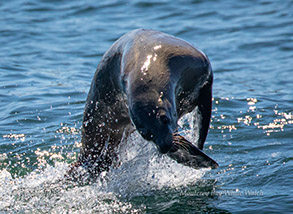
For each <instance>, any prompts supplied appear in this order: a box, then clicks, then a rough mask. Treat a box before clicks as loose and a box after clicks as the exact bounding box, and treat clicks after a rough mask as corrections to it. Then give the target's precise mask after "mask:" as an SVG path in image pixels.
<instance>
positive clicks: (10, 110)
mask: <svg viewBox="0 0 293 214" xmlns="http://www.w3.org/2000/svg"><path fill="white" fill-rule="evenodd" d="M292 11H293V2H292V1H291V0H283V1H278V0H256V1H250V0H243V1H233V0H207V1H201V0H186V1H183V0H178V1H170V0H160V1H153V0H148V1H144V0H131V1H126V0H108V1H93V0H86V1H68V0H60V1H56V0H51V1H49V0H25V1H24V0H12V1H1V2H0V24H1V25H0V211H1V213H292V212H293V182H292V172H293V151H292V149H293V147H292V141H293V115H292V114H293V111H292V109H293V12H292ZM136 28H148V29H155V30H159V31H163V32H166V33H169V34H172V35H174V36H177V37H180V38H182V39H184V40H186V41H188V42H190V43H192V44H194V45H195V46H196V47H198V48H200V49H201V50H202V51H204V52H205V53H206V54H207V55H208V57H209V59H210V61H211V64H212V67H213V71H214V86H213V97H214V99H213V113H212V114H213V116H212V122H211V127H210V132H209V135H208V138H207V141H206V144H205V149H204V151H205V152H206V153H207V154H209V155H210V156H211V157H213V158H214V159H215V160H217V162H218V163H219V165H220V167H219V168H218V169H216V170H210V171H204V172H203V171H200V170H198V171H197V170H193V171H192V169H190V168H187V167H185V168H182V166H179V165H176V164H175V163H173V162H168V161H169V160H167V159H166V158H165V157H160V156H159V155H157V156H158V157H157V156H152V154H151V153H147V152H146V151H143V149H142V151H141V152H138V153H135V152H137V151H138V150H139V149H136V150H134V149H133V150H131V151H132V153H131V154H135V155H134V156H133V159H131V160H136V162H131V164H132V165H131V164H130V161H129V162H126V161H125V162H124V165H123V166H124V167H125V168H123V167H122V168H120V171H119V170H118V171H115V170H114V171H113V172H112V174H111V176H109V177H108V178H107V175H105V177H106V178H105V179H106V180H105V181H103V182H102V184H101V183H98V182H97V183H93V184H88V185H85V186H79V185H74V184H70V185H69V184H64V183H62V184H60V183H58V182H56V181H55V180H54V179H56V178H62V176H63V175H64V173H65V172H66V167H68V163H71V162H74V161H75V160H76V157H77V155H78V152H79V147H80V130H81V123H82V116H83V108H84V105H85V100H86V96H87V93H88V90H89V87H90V84H91V80H92V77H93V75H94V72H95V69H96V67H97V64H98V62H99V61H100V59H101V57H102V55H103V54H104V53H105V51H106V50H107V49H108V48H109V47H110V46H111V45H112V44H113V42H114V41H115V40H117V39H118V38H119V37H120V36H121V35H123V34H124V33H126V32H128V31H131V30H133V29H136ZM187 119H188V118H187ZM189 119H190V118H189ZM187 121H188V120H187ZM187 123H188V122H187ZM135 139H136V140H133V141H134V142H136V144H135V145H136V146H137V145H138V146H139V145H140V144H144V143H145V142H142V140H141V139H137V138H135ZM133 148H136V147H133ZM129 150H130V149H129ZM150 151H152V150H151V149H150ZM131 154H129V157H130V156H131ZM146 154H148V155H149V156H148V155H146ZM145 157H147V158H146V160H145V161H144V162H143V163H141V162H139V160H142V159H143V158H145ZM148 160H149V162H148ZM160 160H162V161H160ZM138 163H139V164H138ZM164 163H166V164H164ZM131 167H132V168H131ZM144 167H145V168H146V169H147V170H145V171H148V172H152V173H151V174H150V173H149V174H150V178H153V180H150V181H149V180H148V182H147V184H146V186H144V184H143V183H144V180H147V178H148V176H149V174H144V171H143V170H142V171H139V170H140V169H142V168H143V169H144ZM128 168H131V170H128ZM122 169H123V170H122ZM172 170H173V171H172ZM182 170H183V171H182ZM179 171H180V173H178V172H179ZM137 172H139V173H138V174H135V173H137ZM162 172H163V173H162ZM182 172H183V173H182ZM176 173H177V174H176ZM166 174H167V175H174V177H172V176H168V178H165V177H164V175H166ZM134 175H135V176H134ZM139 175H140V176H139ZM192 176H195V177H194V178H196V179H194V180H193V181H190V180H192V179H193V177H192ZM134 177H136V178H139V179H138V180H135V179H134V180H132V178H134ZM114 178H115V179H114ZM107 179H109V180H110V181H109V180H108V181H107ZM168 179H169V180H168ZM53 180H54V182H52V181H53ZM179 180H180V182H179ZM118 181H119V182H118ZM171 184H172V185H171ZM148 186H149V188H148ZM126 187H127V188H126ZM117 189H118V190H117ZM122 190H123V191H122Z"/></svg>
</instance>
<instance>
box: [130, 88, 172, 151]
mask: <svg viewBox="0 0 293 214" xmlns="http://www.w3.org/2000/svg"><path fill="white" fill-rule="evenodd" d="M129 112H130V116H131V120H132V122H133V124H134V125H135V127H136V129H137V131H138V132H139V133H140V135H141V136H142V137H143V138H144V139H145V140H147V141H153V142H154V143H155V145H156V146H157V147H158V150H159V151H160V152H161V153H163V154H165V153H167V152H168V151H169V150H170V149H171V147H172V145H173V143H172V142H173V137H172V134H173V132H174V130H175V129H176V127H177V113H176V110H175V108H174V105H173V103H172V102H171V99H168V98H167V97H165V96H164V95H163V92H157V91H152V92H145V93H141V94H140V96H138V97H135V99H132V101H131V102H130V105H129Z"/></svg>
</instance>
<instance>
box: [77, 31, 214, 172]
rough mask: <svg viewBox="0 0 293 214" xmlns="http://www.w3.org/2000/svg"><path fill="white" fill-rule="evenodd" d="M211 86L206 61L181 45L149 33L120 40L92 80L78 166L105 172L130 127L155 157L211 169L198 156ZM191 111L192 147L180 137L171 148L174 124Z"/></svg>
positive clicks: (188, 46)
mask: <svg viewBox="0 0 293 214" xmlns="http://www.w3.org/2000/svg"><path fill="white" fill-rule="evenodd" d="M212 82H213V74H212V69H211V65H210V62H209V60H208V58H207V56H206V55H205V54H204V53H203V52H201V51H199V50H197V49H196V48H195V47H193V46H192V45H191V44H189V43H187V42H186V41H184V40H181V39H179V38H176V37H174V36H171V35H168V34H165V33H162V32H158V31H154V30H145V29H139V30H134V31H131V32H129V33H127V34H125V35H124V36H122V37H121V38H120V39H118V40H117V41H116V42H115V43H114V44H113V45H112V47H111V48H110V49H109V50H108V51H107V52H106V53H105V54H104V56H103V58H102V60H101V62H100V63H99V65H98V68H97V70H96V73H95V75H94V78H93V81H92V84H91V88H90V91H89V94H88V98H87V101H86V106H85V111H84V118H83V126H82V148H81V151H80V156H79V160H78V163H79V165H83V166H86V167H87V168H88V169H89V171H90V172H91V173H92V174H98V173H99V172H101V171H103V170H108V169H109V166H111V164H112V163H113V159H115V157H116V154H115V148H116V147H117V146H118V145H119V143H120V141H121V138H122V134H123V132H124V130H125V129H126V128H128V127H130V125H131V123H132V124H133V125H134V127H135V128H136V130H137V131H138V132H139V133H140V134H141V136H142V137H143V138H144V139H145V140H148V141H152V142H154V143H155V145H156V146H157V147H158V150H159V151H160V152H161V153H167V154H168V155H169V156H170V157H171V158H173V159H175V160H177V161H178V162H180V163H183V164H185V165H188V166H191V167H194V168H200V167H212V168H216V167H217V163H216V162H215V161H213V160H212V159H211V158H209V157H208V156H207V155H205V154H204V153H203V152H202V151H201V150H202V149H203V145H204V142H205V139H206V137H207V133H208V128H209V123H210V117H211V107H212ZM195 107H198V113H199V114H200V120H199V121H198V123H199V124H198V125H199V138H198V140H197V141H196V142H194V144H195V145H196V146H193V145H192V144H191V143H188V141H186V140H185V139H184V138H183V137H181V136H180V137H179V138H180V139H181V143H177V147H176V146H174V145H176V142H179V141H180V139H179V140H178V135H176V134H175V132H176V131H175V130H176V129H177V121H178V119H179V118H180V117H182V116H183V115H184V114H186V113H188V112H191V111H192V110H193V109H194V108H195ZM174 136H175V138H176V136H177V140H176V139H175V138H174ZM174 139H175V140H174ZM174 142H175V143H174ZM178 145H179V146H178ZM180 145H181V146H180ZM182 145H183V146H182Z"/></svg>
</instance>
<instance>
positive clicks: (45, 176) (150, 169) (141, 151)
mask: <svg viewBox="0 0 293 214" xmlns="http://www.w3.org/2000/svg"><path fill="white" fill-rule="evenodd" d="M187 119H189V118H187ZM189 122H190V121H188V123H189ZM188 135H191V136H192V133H188ZM186 137H190V136H186ZM119 158H120V166H119V167H116V168H113V169H111V170H110V171H109V172H107V173H103V175H102V176H101V177H100V179H99V180H98V181H97V182H96V183H93V184H89V185H85V186H78V185H77V184H72V183H71V184H68V182H65V181H64V179H63V178H64V175H65V174H66V172H67V170H68V168H69V167H68V164H67V163H65V162H56V163H55V166H51V165H49V164H47V165H46V166H45V167H44V168H42V169H37V170H35V171H33V172H31V173H29V174H28V175H26V176H23V177H16V178H13V177H12V175H11V174H10V173H9V172H8V171H7V170H6V169H3V170H1V171H0V210H1V211H7V212H15V211H18V212H27V213H38V212H44V213H68V212H70V213H113V212H115V213H116V212H117V213H141V212H143V210H145V208H144V207H139V208H136V207H133V206H134V205H132V204H131V203H130V202H127V201H126V202H125V200H124V199H123V198H128V197H133V196H141V195H151V194H152V193H153V191H157V190H162V189H165V188H167V189H168V188H177V187H184V186H187V185H192V184H194V183H196V182H197V181H198V179H200V178H201V177H202V176H203V175H204V173H205V171H206V170H194V169H192V168H189V167H185V166H183V165H180V164H178V163H176V162H175V161H173V160H171V159H170V158H169V157H167V156H166V155H160V154H159V153H158V151H157V148H156V147H155V146H154V144H153V143H151V142H147V141H145V140H143V139H142V137H141V136H140V135H139V134H138V133H137V132H134V133H132V134H131V135H130V136H129V137H128V138H126V139H124V140H123V141H122V144H121V146H120V148H119ZM121 197H122V200H121Z"/></svg>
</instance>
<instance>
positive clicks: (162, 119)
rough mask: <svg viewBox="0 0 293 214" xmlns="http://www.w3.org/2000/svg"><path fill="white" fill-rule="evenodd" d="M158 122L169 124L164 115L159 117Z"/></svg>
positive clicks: (167, 118)
mask: <svg viewBox="0 0 293 214" xmlns="http://www.w3.org/2000/svg"><path fill="white" fill-rule="evenodd" d="M160 120H161V121H162V123H164V124H167V123H169V122H170V119H169V117H167V116H166V115H165V114H163V115H160Z"/></svg>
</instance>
